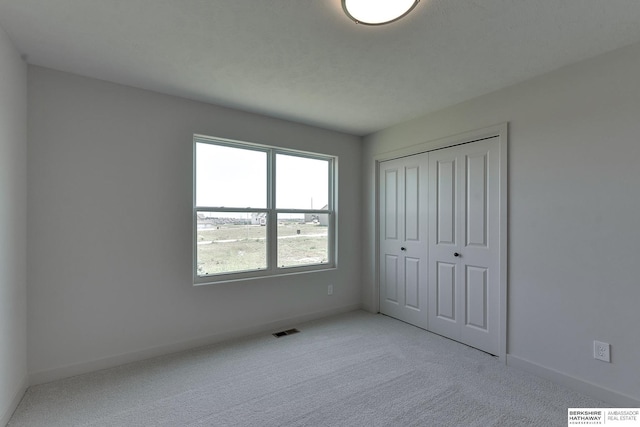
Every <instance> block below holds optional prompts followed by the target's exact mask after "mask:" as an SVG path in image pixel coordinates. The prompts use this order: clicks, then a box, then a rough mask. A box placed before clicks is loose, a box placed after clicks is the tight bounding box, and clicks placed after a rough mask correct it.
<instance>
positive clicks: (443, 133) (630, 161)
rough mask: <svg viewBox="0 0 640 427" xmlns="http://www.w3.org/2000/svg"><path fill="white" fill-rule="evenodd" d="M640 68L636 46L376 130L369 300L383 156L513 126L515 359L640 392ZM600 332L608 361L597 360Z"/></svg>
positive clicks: (625, 392) (607, 387) (552, 373)
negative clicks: (500, 125) (379, 159)
mask: <svg viewBox="0 0 640 427" xmlns="http://www.w3.org/2000/svg"><path fill="white" fill-rule="evenodd" d="M638 76H640V45H635V46H631V47H628V48H625V49H622V50H618V51H615V52H612V53H609V54H606V55H603V56H599V57H596V58H594V59H591V60H588V61H585V62H582V63H579V64H576V65H573V66H569V67H566V68H563V69H560V70H558V71H555V72H552V73H550V74H547V75H544V76H541V77H539V78H536V79H533V80H530V81H527V82H524V83H522V84H518V85H516V86H512V87H509V88H506V89H504V90H501V91H498V92H495V93H492V94H489V95H486V96H483V97H480V98H477V99H473V100H471V101H468V102H465V103H463V104H460V105H457V106H454V107H452V108H448V109H445V110H442V111H438V112H435V113H433V114H429V115H427V116H424V117H420V118H417V119H415V120H412V121H409V122H407V123H404V124H400V125H397V126H394V127H392V128H389V129H386V130H384V131H381V132H378V133H376V134H373V135H370V136H369V137H367V138H366V139H365V148H364V150H365V152H364V164H363V171H364V174H365V175H364V198H365V200H364V207H365V209H364V212H366V213H367V214H366V216H365V219H366V223H365V225H364V228H365V229H364V234H363V237H364V239H365V241H364V250H365V253H364V258H363V302H364V305H365V307H367V308H368V309H374V308H375V306H376V302H375V301H376V298H377V294H376V292H375V287H374V279H375V268H374V265H375V264H374V258H375V255H374V241H373V236H374V216H373V212H374V211H375V201H374V191H375V189H374V185H375V180H374V173H375V171H374V157H375V156H376V155H378V154H380V153H384V152H388V151H392V150H394V149H398V148H402V147H409V146H411V145H415V144H419V143H423V142H426V141H431V140H435V139H439V138H443V137H447V136H450V135H454V134H457V133H461V132H464V131H470V130H474V129H479V128H483V127H486V126H490V125H494V124H498V123H502V122H509V174H508V175H509V183H508V186H509V190H508V197H509V247H508V259H509V264H508V265H509V274H508V289H509V291H508V292H509V296H508V297H509V304H508V353H509V357H508V360H509V363H512V364H514V365H519V366H522V367H526V368H529V369H531V370H533V371H537V372H538V373H540V374H543V375H547V376H549V377H554V378H555V379H558V380H561V381H563V382H566V383H568V384H572V385H574V386H577V387H579V388H582V389H584V390H585V391H590V392H592V394H593V393H596V394H599V395H600V396H602V397H606V398H608V399H609V400H614V399H615V400H617V401H618V402H620V403H623V404H624V403H629V402H631V401H630V400H627V398H631V399H635V401H636V402H637V401H638V400H640V376H639V375H638V373H639V372H640V365H639V361H640V339H639V338H638V337H639V334H638V325H640V305H639V304H640V279H639V277H640V275H639V274H638V261H639V260H640V249H639V246H638V242H640V226H639V223H638V221H639V219H640V167H638V162H639V160H640V84H638ZM596 339H597V340H600V341H605V342H609V343H611V345H612V352H611V357H612V363H611V364H607V363H603V362H600V361H597V360H594V359H593V347H592V343H593V340H596ZM608 391H615V392H616V393H613V394H610V393H608Z"/></svg>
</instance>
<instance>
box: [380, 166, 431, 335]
mask: <svg viewBox="0 0 640 427" xmlns="http://www.w3.org/2000/svg"><path fill="white" fill-rule="evenodd" d="M427 159H428V156H427V154H426V153H424V154H417V155H414V156H409V157H405V158H401V159H396V160H390V161H386V162H381V163H380V169H379V172H380V185H379V189H380V198H379V203H380V240H379V242H380V264H379V265H380V312H381V313H384V314H386V315H388V316H391V317H394V318H396V319H399V320H403V321H405V322H408V323H411V324H413V325H416V326H419V327H421V328H424V329H427V321H428V319H427V287H426V283H427V229H428V222H427V218H428V214H427V191H428V181H427V179H428V172H427Z"/></svg>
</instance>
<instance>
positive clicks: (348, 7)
mask: <svg viewBox="0 0 640 427" xmlns="http://www.w3.org/2000/svg"><path fill="white" fill-rule="evenodd" d="M419 2H420V0H342V9H343V10H344V13H346V14H347V16H348V17H349V18H351V19H352V20H353V21H354V22H355V23H356V24H364V25H383V24H389V23H391V22H394V21H397V20H398V19H400V18H402V17H403V16H405V15H407V14H408V13H409V12H411V11H412V10H413V8H414V7H416V5H417V4H418V3H419Z"/></svg>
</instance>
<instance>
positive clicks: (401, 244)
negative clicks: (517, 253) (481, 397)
mask: <svg viewBox="0 0 640 427" xmlns="http://www.w3.org/2000/svg"><path fill="white" fill-rule="evenodd" d="M500 149H501V145H500V139H499V137H497V136H496V137H492V138H487V139H483V140H479V141H474V142H469V143H465V144H460V145H456V146H452V147H447V148H442V149H437V150H433V151H429V152H425V153H420V154H415V155H411V156H406V157H401V158H397V159H393V160H388V161H383V162H380V163H379V178H380V181H379V185H378V189H379V195H378V196H379V197H378V200H379V212H378V218H379V225H380V230H379V239H378V242H379V254H380V258H379V263H378V265H379V281H380V288H379V289H380V295H379V297H380V312H381V313H383V314H386V315H388V316H391V317H394V318H397V319H399V320H402V321H405V322H408V323H411V324H413V325H415V326H418V327H420V328H423V329H426V330H429V331H431V332H434V333H437V334H440V335H443V336H446V337H448V338H451V339H454V340H456V341H460V342H462V343H465V344H468V345H471V346H473V347H476V348H478V349H480V350H483V351H486V352H488V353H491V354H499V352H500V338H501V335H500V334H501V331H500V329H501V327H500V323H501V310H503V309H504V307H502V304H501V300H502V298H501V280H504V277H501V273H500V272H501V250H500V249H501V248H500V245H501V239H500V233H501V230H502V229H503V227H502V224H501V218H502V217H503V212H501V191H505V189H504V188H502V187H503V186H501V179H500V168H501V167H506V165H501V164H500V162H501V156H500Z"/></svg>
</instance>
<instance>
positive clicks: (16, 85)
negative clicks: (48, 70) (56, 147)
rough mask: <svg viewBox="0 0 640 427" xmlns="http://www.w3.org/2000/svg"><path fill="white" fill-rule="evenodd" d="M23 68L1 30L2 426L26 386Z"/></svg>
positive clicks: (0, 272) (25, 194) (25, 174)
mask: <svg viewBox="0 0 640 427" xmlns="http://www.w3.org/2000/svg"><path fill="white" fill-rule="evenodd" d="M26 208H27V66H26V64H25V63H24V62H23V61H22V59H20V55H19V54H18V52H17V51H16V50H15V49H14V47H13V45H12V43H11V41H10V40H9V37H8V36H7V35H6V33H5V32H4V30H3V29H2V28H0V425H4V424H5V423H6V422H7V421H8V419H9V417H10V416H11V413H12V412H13V410H14V409H15V406H16V405H17V402H18V400H19V399H20V398H21V397H22V394H23V393H24V390H25V388H26V384H27V364H26V360H27V317H26V292H27V290H26V286H27V282H26V262H27V253H26V243H25V237H26V215H27V209H26Z"/></svg>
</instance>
